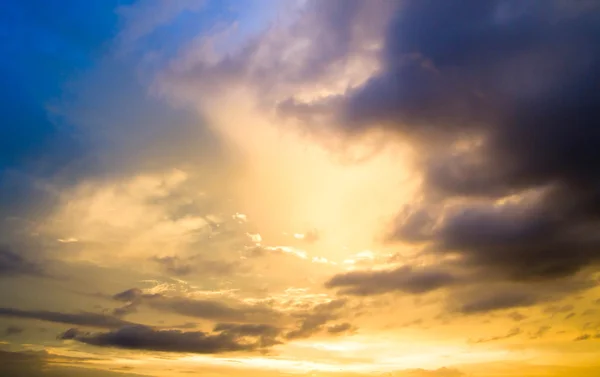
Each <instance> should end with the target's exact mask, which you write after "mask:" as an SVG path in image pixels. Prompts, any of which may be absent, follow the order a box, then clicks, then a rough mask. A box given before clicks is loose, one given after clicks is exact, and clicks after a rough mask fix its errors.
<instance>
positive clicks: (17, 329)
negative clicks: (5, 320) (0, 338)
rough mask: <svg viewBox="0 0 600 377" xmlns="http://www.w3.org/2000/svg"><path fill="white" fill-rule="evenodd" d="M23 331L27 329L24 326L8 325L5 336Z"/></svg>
mask: <svg viewBox="0 0 600 377" xmlns="http://www.w3.org/2000/svg"><path fill="white" fill-rule="evenodd" d="M23 331H25V329H24V328H22V327H18V326H7V327H6V329H4V336H11V335H17V334H20V333H22V332H23Z"/></svg>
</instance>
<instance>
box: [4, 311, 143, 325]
mask: <svg viewBox="0 0 600 377" xmlns="http://www.w3.org/2000/svg"><path fill="white" fill-rule="evenodd" d="M0 317H10V318H22V319H36V320H40V321H47V322H55V323H65V324H69V325H75V326H89V327H99V328H108V329H112V328H118V327H122V326H126V325H133V323H132V322H128V321H124V320H122V319H119V318H116V317H113V316H108V315H104V314H97V313H90V312H80V313H62V312H53V311H47V310H20V309H14V308H0Z"/></svg>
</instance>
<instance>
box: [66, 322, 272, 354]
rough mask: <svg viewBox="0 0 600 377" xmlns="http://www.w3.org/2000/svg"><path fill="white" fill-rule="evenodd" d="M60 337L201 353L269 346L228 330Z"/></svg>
mask: <svg viewBox="0 0 600 377" xmlns="http://www.w3.org/2000/svg"><path fill="white" fill-rule="evenodd" d="M60 338H61V339H63V340H75V341H78V342H81V343H85V344H90V345H94V346H99V347H115V348H125V349H135V350H149V351H163V352H189V353H200V354H216V353H225V352H235V351H253V350H257V349H261V348H264V347H265V346H266V345H263V344H262V343H261V341H255V342H251V343H248V342H243V341H242V339H240V337H239V336H238V335H237V334H235V333H230V332H227V331H222V332H220V333H215V334H209V333H205V332H202V331H188V332H183V331H180V330H155V329H152V328H150V327H146V326H139V325H138V326H126V327H122V328H120V329H117V330H113V331H109V332H104V333H87V332H81V331H79V330H77V329H69V330H67V331H66V332H65V333H63V334H62V335H61V336H60Z"/></svg>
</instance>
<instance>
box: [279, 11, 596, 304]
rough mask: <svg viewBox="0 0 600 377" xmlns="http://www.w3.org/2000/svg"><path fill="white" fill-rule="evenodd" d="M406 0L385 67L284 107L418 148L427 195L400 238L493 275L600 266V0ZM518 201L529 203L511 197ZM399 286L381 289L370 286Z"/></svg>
mask: <svg viewBox="0 0 600 377" xmlns="http://www.w3.org/2000/svg"><path fill="white" fill-rule="evenodd" d="M402 4H403V5H402V7H401V8H399V9H398V11H397V12H396V13H395V16H394V19H393V20H392V21H391V23H390V25H389V28H388V31H387V35H386V39H385V44H384V48H383V51H382V55H381V59H382V61H381V63H382V68H381V70H380V71H379V72H378V73H376V74H375V75H374V76H373V77H371V78H370V79H369V80H367V81H366V82H365V83H364V84H363V85H361V86H360V87H358V88H355V89H350V90H348V91H347V92H346V93H345V94H343V95H338V96H335V97H333V98H327V99H325V100H319V101H318V102H315V103H302V102H299V101H297V100H296V99H290V100H289V101H286V102H284V104H285V106H282V109H281V110H282V111H283V112H285V111H286V107H287V110H294V109H295V110H298V111H300V112H301V113H302V114H304V115H306V114H309V113H310V112H311V111H315V112H316V113H317V114H319V115H322V114H326V113H329V114H330V115H331V116H333V117H334V118H336V119H337V123H338V126H339V130H341V131H342V132H345V133H346V134H349V135H355V134H357V133H358V134H360V133H362V132H368V131H370V130H373V129H383V130H385V131H387V132H389V133H392V134H397V135H399V136H400V137H402V139H403V140H404V141H408V142H410V143H412V146H413V147H414V148H415V149H416V150H417V151H418V156H419V158H418V160H417V164H418V165H419V167H420V168H421V169H422V172H423V183H424V184H423V198H424V199H423V202H424V203H423V205H422V206H421V207H422V208H417V209H416V210H415V211H412V214H411V215H410V216H408V217H406V216H402V217H403V218H402V219H401V220H402V221H399V222H398V223H397V226H396V227H395V228H394V229H392V231H391V237H390V238H391V239H392V240H396V241H402V242H413V243H418V244H419V245H420V246H426V248H425V250H426V252H428V253H437V254H438V255H440V256H442V257H445V256H448V255H457V256H459V257H460V258H459V262H457V263H459V264H461V265H462V266H463V267H465V268H469V269H473V270H474V271H477V272H478V273H480V274H481V275H482V276H485V277H486V279H484V280H489V281H491V280H494V279H495V280H498V281H520V282H521V281H524V282H539V281H546V282H553V281H555V280H556V279H563V280H565V281H566V280H568V279H572V278H573V277H575V276H577V275H578V274H580V273H584V272H586V271H587V270H589V269H596V268H597V267H598V262H600V237H599V236H598V234H599V232H598V220H599V219H600V195H599V194H598V193H599V192H600V183H599V182H600V173H599V170H598V169H597V167H598V165H599V164H600V149H598V148H597V145H598V144H600V132H599V131H598V130H599V128H598V127H597V123H598V119H599V118H600V94H599V92H598V90H597V88H598V86H599V85H600V43H598V42H599V40H598V37H597V36H598V35H600V6H599V5H598V4H592V5H591V6H589V7H583V6H579V5H577V4H581V3H577V4H575V3H572V2H564V1H555V0H549V1H543V0H541V1H528V2H523V1H518V0H493V1H485V2H481V1H478V0H467V1H436V0H424V1H422V0H409V1H405V2H403V3H402ZM569 4H570V5H569ZM332 123H333V121H332ZM467 144H468V145H469V146H468V147H465V145H467ZM509 196H512V197H513V198H515V197H521V198H523V200H520V201H513V202H512V203H508V202H504V204H502V205H499V201H500V200H501V199H505V198H507V197H509ZM457 199H460V204H456V203H457V202H459V200H457ZM377 276H378V278H379V277H380V275H377ZM348 279H349V281H351V282H352V283H348V284H353V282H354V281H357V280H361V281H365V282H366V281H368V280H369V279H371V276H370V275H364V274H363V273H358V274H357V275H352V274H350V275H349V277H348ZM353 279H354V280H353ZM332 281H342V282H343V281H344V280H343V278H340V277H335V278H334V279H333V280H332ZM386 284H387V283H385V282H384V283H383V284H382V285H383V286H385V285H386ZM482 284H485V283H484V282H482ZM434 286H435V284H434ZM399 287H400V288H398V289H397V290H398V291H404V290H406V291H408V292H410V290H411V287H410V286H408V289H406V287H405V286H404V284H403V283H402V284H400V285H399ZM357 289H358V288H357ZM391 290H394V289H390V288H387V289H386V288H380V286H378V285H377V284H373V285H372V286H371V285H368V288H367V289H366V290H365V291H364V294H371V293H372V292H378V291H391ZM350 292H353V293H361V291H360V290H356V291H352V289H351V288H350ZM529 302H532V301H531V300H527V299H524V298H522V299H521V303H522V304H528V303H529ZM492 306H494V305H492Z"/></svg>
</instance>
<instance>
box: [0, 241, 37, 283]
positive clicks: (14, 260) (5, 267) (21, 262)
mask: <svg viewBox="0 0 600 377" xmlns="http://www.w3.org/2000/svg"><path fill="white" fill-rule="evenodd" d="M15 275H34V276H44V275H45V273H44V271H43V269H42V267H41V266H40V265H39V264H38V263H34V262H30V261H28V260H27V259H25V258H24V257H23V256H21V255H19V254H16V253H14V252H12V251H11V250H9V249H8V248H7V247H6V246H0V277H1V276H15Z"/></svg>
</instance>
